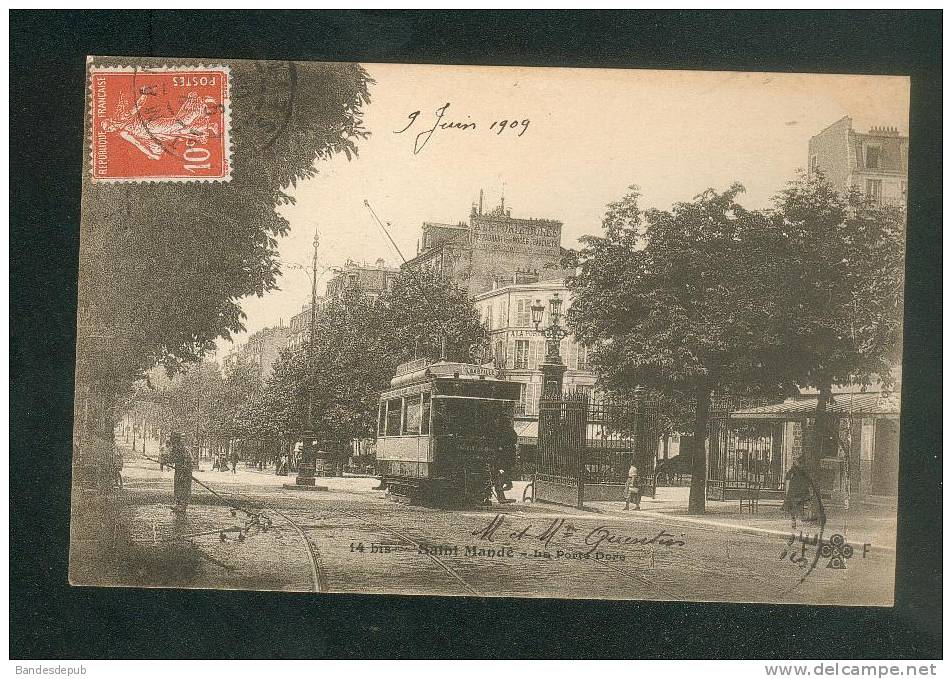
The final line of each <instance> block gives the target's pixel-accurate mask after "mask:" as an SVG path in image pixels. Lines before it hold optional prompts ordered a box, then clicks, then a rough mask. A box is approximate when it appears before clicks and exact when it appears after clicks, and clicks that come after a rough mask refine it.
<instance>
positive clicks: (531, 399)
mask: <svg viewBox="0 0 952 679" xmlns="http://www.w3.org/2000/svg"><path fill="white" fill-rule="evenodd" d="M541 391H542V385H541V384H527V385H526V415H537V414H538V413H539V394H540V393H541Z"/></svg>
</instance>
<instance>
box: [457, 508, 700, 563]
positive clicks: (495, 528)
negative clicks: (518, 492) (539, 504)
mask: <svg viewBox="0 0 952 679" xmlns="http://www.w3.org/2000/svg"><path fill="white" fill-rule="evenodd" d="M505 524H506V518H505V515H503V514H496V516H495V517H493V519H492V521H490V522H489V523H488V524H487V525H485V526H482V527H481V528H476V529H475V530H473V531H472V535H473V536H475V537H476V538H477V539H479V540H490V541H491V540H495V539H498V538H506V537H508V538H509V539H511V540H527V539H532V540H538V541H539V542H541V543H542V544H543V545H545V547H549V545H551V544H552V542H554V541H555V540H556V539H560V540H564V541H569V540H571V539H572V538H574V539H576V540H578V539H581V540H582V544H583V545H585V546H586V547H589V550H588V551H587V552H585V553H586V554H592V553H593V552H594V551H595V550H596V549H598V548H599V547H601V546H602V545H606V546H607V545H632V546H637V545H661V546H663V547H683V546H684V544H685V542H684V540H679V539H678V538H676V537H675V536H674V535H672V534H671V533H669V532H667V531H666V530H663V529H662V530H660V531H658V533H657V534H656V535H654V536H652V537H646V536H636V535H625V534H623V533H617V532H615V531H613V530H612V529H610V528H608V527H607V526H596V527H595V528H593V529H592V530H591V531H589V532H588V533H585V531H584V530H580V529H579V528H578V527H576V526H575V524H573V523H571V522H569V521H566V520H565V519H552V521H551V522H550V523H549V524H548V525H547V526H545V527H544V529H542V530H541V531H539V530H536V529H535V527H534V525H533V524H531V523H528V524H526V525H524V526H523V527H522V528H521V529H519V528H518V527H516V528H515V529H513V528H506V527H505ZM583 535H584V537H583ZM682 537H684V536H683V535H682Z"/></svg>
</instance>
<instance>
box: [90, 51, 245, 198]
mask: <svg viewBox="0 0 952 679" xmlns="http://www.w3.org/2000/svg"><path fill="white" fill-rule="evenodd" d="M229 75H230V73H229V69H228V67H226V66H213V67H203V66H196V67H192V66H187V67H183V66H170V67H161V68H133V67H96V66H93V67H92V68H91V69H90V80H91V82H90V91H91V103H90V108H91V115H92V177H93V180H94V181H113V182H119V181H229V180H230V179H231V143H230V140H229V133H230V129H229V128H230V124H231V123H230V108H229V107H230V100H229V85H230V83H229V82H228V80H229Z"/></svg>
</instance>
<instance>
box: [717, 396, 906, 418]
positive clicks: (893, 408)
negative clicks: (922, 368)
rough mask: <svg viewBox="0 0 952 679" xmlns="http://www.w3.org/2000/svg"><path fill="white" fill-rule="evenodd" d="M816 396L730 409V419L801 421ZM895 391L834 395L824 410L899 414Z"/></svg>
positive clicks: (861, 414)
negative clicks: (888, 392)
mask: <svg viewBox="0 0 952 679" xmlns="http://www.w3.org/2000/svg"><path fill="white" fill-rule="evenodd" d="M816 402H817V399H816V397H810V398H802V397H801V398H790V399H787V400H786V401H783V402H782V403H773V404H771V405H766V406H760V407H759V408H742V409H740V410H734V411H731V414H730V417H731V419H732V420H801V419H806V418H808V417H813V414H814V413H815V412H816ZM899 405H900V403H899V394H883V393H880V392H876V393H871V394H836V395H835V396H833V398H832V401H831V402H830V404H829V407H828V410H827V412H830V413H832V414H835V415H838V416H841V417H848V416H853V417H899Z"/></svg>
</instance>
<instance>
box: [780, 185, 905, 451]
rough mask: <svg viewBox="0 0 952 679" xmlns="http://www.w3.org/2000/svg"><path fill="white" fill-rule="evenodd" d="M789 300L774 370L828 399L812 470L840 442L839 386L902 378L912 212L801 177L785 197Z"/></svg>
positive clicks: (784, 266) (784, 282) (784, 269)
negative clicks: (834, 420)
mask: <svg viewBox="0 0 952 679" xmlns="http://www.w3.org/2000/svg"><path fill="white" fill-rule="evenodd" d="M771 217H772V226H773V232H774V236H775V237H776V238H777V240H778V242H779V247H780V249H781V253H782V257H780V258H778V259H777V262H776V265H775V266H776V270H777V272H778V277H779V281H778V283H779V284H778V285H777V287H776V289H775V290H774V291H773V294H774V296H775V298H776V299H778V300H780V301H781V304H779V305H778V307H777V309H778V311H779V312H780V313H777V314H775V322H776V328H777V333H778V335H779V337H780V346H779V351H778V353H777V355H776V356H775V362H774V366H775V369H776V371H777V373H778V374H780V375H782V376H783V378H784V379H787V380H789V381H792V382H793V383H795V384H797V385H799V386H800V387H814V388H816V389H817V390H818V392H819V397H818V399H817V410H816V413H815V417H814V422H815V426H814V433H815V437H814V445H813V447H812V450H811V449H809V448H808V451H807V452H808V453H809V454H808V455H807V464H808V466H812V465H813V464H815V462H816V459H817V458H818V457H820V456H822V455H823V454H824V452H826V451H827V446H829V445H831V442H832V431H831V426H830V425H831V423H830V421H829V418H828V416H827V414H826V412H827V407H828V405H829V400H830V397H831V391H832V387H833V385H837V384H848V383H859V384H866V385H868V384H870V382H871V381H873V379H879V380H881V381H882V382H883V383H884V384H887V385H888V384H890V383H891V382H892V381H893V374H892V371H893V368H894V367H895V366H896V365H898V364H899V362H900V360H901V351H902V291H903V283H904V267H903V263H904V248H905V214H904V211H903V210H902V209H901V208H899V207H896V206H893V205H884V206H880V205H877V204H875V203H873V202H872V201H868V200H866V199H865V198H864V197H863V196H862V194H860V192H859V191H858V190H856V189H855V188H854V189H852V190H850V191H847V192H845V193H842V194H841V193H838V192H837V191H836V190H835V189H834V187H833V186H832V185H831V184H830V182H829V181H828V180H827V179H826V178H825V177H824V176H823V175H822V173H814V174H812V175H810V176H806V175H804V174H801V175H799V176H798V177H797V178H796V179H795V180H793V181H791V182H790V183H789V185H788V186H787V187H786V189H784V190H783V191H782V192H780V193H779V194H778V195H777V197H776V199H775V206H774V210H773V213H772V215H771Z"/></svg>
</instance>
